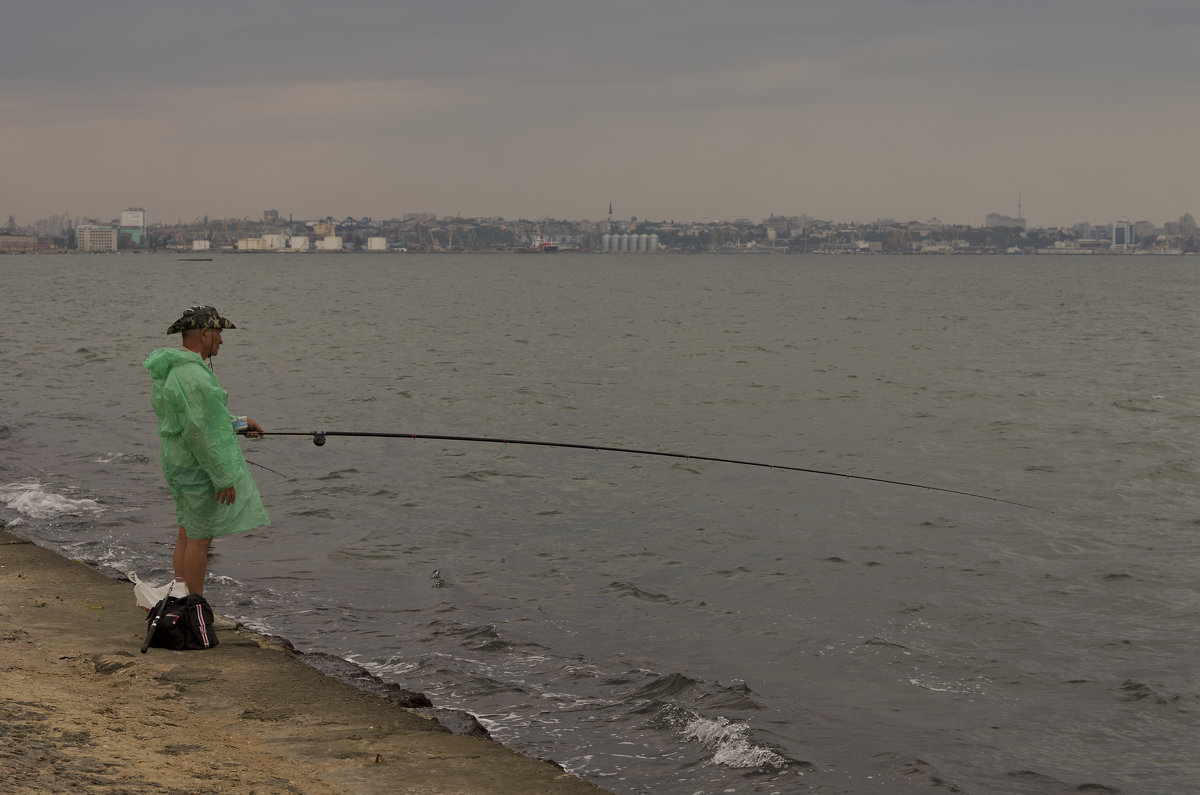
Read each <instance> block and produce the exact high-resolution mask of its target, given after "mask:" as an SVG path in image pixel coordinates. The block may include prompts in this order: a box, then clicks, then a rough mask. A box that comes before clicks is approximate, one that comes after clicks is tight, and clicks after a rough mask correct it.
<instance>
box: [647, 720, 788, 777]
mask: <svg viewBox="0 0 1200 795" xmlns="http://www.w3.org/2000/svg"><path fill="white" fill-rule="evenodd" d="M661 717H662V718H663V720H665V721H666V723H667V724H668V725H670V726H671V727H672V728H673V729H674V730H675V731H676V732H678V734H679V735H680V736H681V737H682V738H683V739H684V740H687V741H689V742H695V743H699V744H700V745H701V746H702V747H704V748H705V749H707V750H709V751H711V752H712V763H713V764H715V765H721V766H722V767H729V768H738V769H744V768H776V769H782V768H785V767H787V766H788V765H789V764H790V763H791V762H793V761H794V760H790V759H788V758H787V757H786V756H783V755H782V754H780V753H779V752H777V751H775V750H772V749H771V748H768V747H766V746H765V745H758V744H756V743H755V742H754V741H753V739H752V738H751V734H750V725H749V724H747V723H744V722H741V721H733V720H730V719H729V718H726V717H723V716H720V715H718V716H717V717H714V718H709V717H705V716H703V715H700V714H699V713H696V712H693V711H691V710H688V709H685V708H683V707H678V706H674V705H667V706H664V707H663V710H662V713H661Z"/></svg>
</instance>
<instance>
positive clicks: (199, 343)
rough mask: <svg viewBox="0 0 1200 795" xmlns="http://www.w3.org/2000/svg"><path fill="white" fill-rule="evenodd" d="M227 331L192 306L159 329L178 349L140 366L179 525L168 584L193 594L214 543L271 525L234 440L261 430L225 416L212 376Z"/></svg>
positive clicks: (224, 322) (211, 314) (210, 310)
mask: <svg viewBox="0 0 1200 795" xmlns="http://www.w3.org/2000/svg"><path fill="white" fill-rule="evenodd" d="M232 328H237V326H235V325H234V324H233V323H231V322H230V321H229V320H228V319H226V318H223V317H221V315H220V314H219V313H218V312H217V310H216V308H215V307H212V306H193V307H191V308H190V309H188V310H186V311H185V312H184V313H183V315H182V316H181V317H180V318H179V319H178V320H176V321H175V322H174V323H172V324H171V327H170V328H168V329H167V333H168V334H179V333H182V335H183V340H182V347H180V348H159V349H157V350H155V351H154V352H153V353H151V354H150V356H149V357H148V358H147V359H146V361H145V362H143V363H142V366H143V367H145V368H146V369H147V370H149V371H150V375H151V376H152V377H153V379H154V385H153V388H152V390H151V393H150V404H151V405H152V406H153V407H154V413H155V414H156V415H158V435H159V436H161V437H162V468H163V475H164V476H165V477H166V480H167V486H168V488H170V490H171V497H172V499H173V500H174V502H175V516H176V519H177V521H178V524H179V534H178V536H177V537H176V540H175V554H174V557H173V563H174V567H175V579H176V581H182V582H184V583H185V584H186V585H187V589H188V591H190V592H191V593H196V594H203V593H204V576H205V573H206V571H207V569H208V549H209V546H210V545H211V544H212V540H213V539H214V538H217V537H219V536H227V535H232V534H234V533H244V532H246V531H247V530H253V529H254V528H256V527H261V526H263V525H267V524H270V523H271V519H270V517H269V516H268V515H267V510H266V508H264V507H263V504H262V498H261V497H260V496H259V493H258V487H257V486H256V485H255V484H254V479H253V478H251V476H250V470H249V468H248V467H247V466H246V459H245V457H244V456H243V455H242V449H241V446H240V445H239V444H238V438H237V430H241V429H244V430H245V433H246V436H248V437H250V438H259V437H261V436H262V434H263V428H262V426H261V425H259V424H258V423H257V422H255V421H254V420H252V419H248V418H245V417H235V416H233V415H231V414H230V413H229V410H228V408H226V401H227V400H228V398H229V393H228V392H226V391H225V390H224V389H222V388H221V384H220V382H219V381H218V380H217V376H216V375H215V374H214V373H213V370H212V357H213V356H216V355H217V351H218V350H219V349H220V347H221V331H222V330H223V329H232ZM205 359H208V365H207V366H206V365H205V363H204V360H205Z"/></svg>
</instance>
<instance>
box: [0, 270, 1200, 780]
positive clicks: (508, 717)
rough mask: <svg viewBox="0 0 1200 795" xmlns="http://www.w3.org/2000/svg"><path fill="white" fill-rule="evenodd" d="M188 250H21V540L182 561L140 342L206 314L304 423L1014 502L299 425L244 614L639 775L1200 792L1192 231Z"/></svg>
mask: <svg viewBox="0 0 1200 795" xmlns="http://www.w3.org/2000/svg"><path fill="white" fill-rule="evenodd" d="M179 257H180V255H174V254H169V253H157V254H142V255H124V254H120V255H110V256H102V255H93V256H82V255H61V256H60V255H35V256H5V257H0V274H2V278H3V282H4V289H3V291H0V317H2V318H3V321H2V324H0V329H2V331H0V342H2V344H0V368H2V372H3V378H0V520H3V521H4V522H6V523H7V524H9V525H10V526H11V527H13V529H14V530H15V531H16V532H18V533H21V534H23V535H25V536H27V537H29V538H31V539H33V540H35V541H36V542H37V543H39V544H43V545H45V546H48V547H51V548H53V549H56V550H59V551H61V552H62V553H63V554H65V555H67V556H69V557H71V558H77V559H81V560H84V561H86V562H88V563H90V564H91V565H93V566H95V567H96V568H98V569H99V570H101V571H103V572H105V573H106V574H110V575H112V576H114V577H124V575H125V573H126V572H127V571H131V570H136V571H137V572H138V573H139V576H141V577H142V578H143V579H146V580H150V581H162V580H165V579H166V578H167V577H169V575H170V555H171V548H172V544H173V541H174V537H175V528H174V515H173V511H172V509H171V506H170V499H169V496H168V494H167V492H166V489H165V486H164V484H163V482H162V476H161V472H160V470H159V460H158V440H157V438H156V436H155V434H154V431H155V422H154V417H153V413H152V411H151V408H150V404H149V389H150V379H149V375H148V373H147V372H146V371H145V370H144V369H143V368H142V367H141V362H142V360H144V359H145V357H146V356H147V355H148V354H149V353H150V351H151V350H153V349H154V348H155V347H159V346H163V345H175V344H178V338H175V337H168V336H167V335H166V334H165V331H166V328H167V326H168V325H169V324H170V323H171V322H172V321H173V320H175V319H176V318H177V317H178V316H179V314H180V313H181V311H182V310H183V309H184V308H185V307H187V306H189V305H192V304H197V303H211V304H215V305H216V306H217V307H218V309H219V310H220V311H221V312H222V314H224V315H226V316H227V317H229V318H231V319H232V320H233V321H234V322H235V323H236V324H237V326H238V328H237V330H236V331H231V332H229V333H227V334H226V335H225V343H224V345H223V346H222V348H221V351H220V353H219V354H218V356H216V357H215V358H214V360H213V364H214V368H215V371H216V374H217V376H218V377H219V378H220V379H221V381H222V383H223V384H224V386H225V387H226V388H227V389H228V390H229V392H230V396H231V397H230V408H231V410H232V411H234V413H236V414H246V415H249V416H251V417H253V418H255V419H257V420H258V421H259V422H261V423H262V424H263V426H265V427H266V428H267V429H268V431H269V430H299V431H312V430H319V429H324V430H337V431H349V432H363V431H365V432H386V433H409V434H431V435H461V436H478V437H489V438H499V439H505V438H507V439H520V440H541V441H553V442H566V443H572V444H585V445H596V446H612V447H630V448H637V449H651V450H660V451H666V452H679V453H687V454H692V455H699V456H714V457H723V458H732V459H738V460H746V461H754V462H764V463H775V464H781V465H786V466H796V467H802V468H812V469H818V470H822V471H829V472H835V473H845V474H851V475H857V476H862V477H869V478H879V479H883V480H895V481H902V482H904V483H915V484H922V485H929V486H933V487H937V488H940V489H951V490H954V491H965V492H970V493H972V494H977V495H981V496H979V497H972V496H965V495H959V494H952V493H947V492H943V491H928V490H924V489H920V488H913V487H911V486H902V485H893V484H889V483H880V482H876V481H866V480H856V479H848V478H840V477H834V476H831V475H824V474H816V473H800V472H793V471H786V470H775V469H765V468H760V467H748V466H741V465H734V464H723V463H715V462H706V461H701V460H695V459H681V458H664V457H654V456H646V455H634V454H626V453H614V452H605V451H595V450H576V449H571V450H567V449H556V448H543V447H533V446H522V445H516V444H509V445H505V444H493V443H465V442H453V441H432V440H417V439H397V438H366V437H329V439H328V441H327V443H326V444H325V445H324V446H323V447H315V446H314V445H313V444H312V442H311V439H309V438H308V437H304V436H268V437H267V438H266V439H263V440H245V441H244V442H243V447H244V450H245V451H246V455H247V458H248V459H249V460H250V461H252V462H253V464H254V465H253V466H252V467H251V469H252V471H253V474H254V476H255V479H256V481H257V482H258V485H259V488H260V490H261V491H262V494H263V498H264V501H265V502H266V504H267V506H268V508H269V510H270V512H271V516H272V524H271V526H270V527H267V528H263V529H261V530H258V531H255V532H253V533H250V534H248V535H245V536H242V537H236V538H230V539H221V540H219V541H217V542H216V543H215V544H214V547H213V555H212V558H211V561H210V566H209V577H210V580H209V583H208V585H207V587H206V596H208V597H209V599H210V601H211V602H212V603H213V605H214V607H215V609H217V610H218V612H223V613H226V614H229V615H232V616H234V617H237V618H239V619H240V620H242V621H244V622H245V623H246V624H248V625H250V626H252V627H255V628H257V629H260V630H262V631H265V632H270V633H273V634H277V635H282V636H284V637H286V638H288V639H290V640H291V641H292V642H293V643H294V644H295V645H296V646H297V647H298V648H299V649H300V650H302V651H306V652H321V653H324V654H330V655H336V656H337V657H342V658H345V659H348V660H351V661H353V662H354V663H356V664H358V665H360V666H362V667H363V668H365V669H367V670H369V671H371V672H372V673H374V674H376V675H377V676H379V677H381V678H383V679H385V680H387V681H390V682H396V683H399V684H401V685H403V686H405V687H408V688H410V689H414V690H420V691H423V692H426V693H428V694H429V695H430V697H431V698H432V699H433V700H434V702H435V703H436V704H437V705H438V706H440V707H448V708H457V709H465V710H468V711H470V712H472V713H474V714H475V715H477V716H478V717H479V718H480V720H481V721H482V722H483V723H484V725H485V726H486V727H487V728H488V730H489V731H490V732H491V734H492V735H493V736H494V737H495V738H496V739H497V740H499V741H501V742H503V743H505V744H507V745H509V746H511V747H513V748H515V749H517V750H520V751H522V752H524V753H527V754H529V755H532V756H538V757H546V758H552V759H554V760H556V761H557V762H559V763H560V764H562V765H563V766H564V767H566V768H567V769H568V770H571V771H574V772H577V773H578V774H580V775H582V776H584V777H586V778H588V779H590V780H592V781H595V782H596V783H598V784H600V785H601V786H603V787H605V788H606V789H609V790H611V791H613V792H618V793H640V792H681V793H719V792H764V793H769V792H779V793H790V792H820V793H910V792H911V793H921V792H928V791H933V790H943V789H951V791H954V790H955V789H956V790H957V791H962V792H973V793H985V792H986V793H993V792H994V793H1058V792H1063V791H1076V790H1080V791H1083V790H1086V791H1101V792H1103V791H1111V792H1117V791H1120V792H1131V793H1133V792H1136V793H1184V792H1192V791H1195V786H1196V784H1195V782H1196V781H1197V780H1198V779H1200V756H1198V755H1197V754H1196V751H1195V748H1196V737H1197V729H1198V728H1200V726H1198V724H1200V722H1198V721H1197V717H1196V715H1197V709H1198V707H1200V704H1198V703H1197V698H1198V695H1200V687H1198V685H1197V679H1196V675H1195V669H1196V667H1197V663H1198V662H1200V654H1198V653H1197V650H1196V642H1195V621H1196V619H1197V614H1198V608H1200V599H1198V593H1197V585H1196V583H1197V582H1200V555H1197V546H1198V538H1200V524H1198V521H1197V520H1198V517H1200V485H1198V484H1197V474H1198V472H1197V463H1196V458H1197V456H1196V452H1197V451H1196V441H1195V439H1196V434H1195V431H1196V429H1197V406H1198V401H1197V398H1196V396H1195V385H1196V372H1197V370H1198V367H1200V361H1198V359H1200V343H1198V342H1197V340H1198V339H1200V333H1198V332H1200V328H1198V322H1197V314H1196V310H1195V306H1196V303H1197V299H1198V297H1200V295H1198V293H1200V289H1198V288H1200V266H1198V264H1197V261H1196V259H1195V258H1191V257H1101V256H1094V257H1082V256H1081V257H1054V258H1050V257H1019V256H1018V257H999V256H977V257H952V256H950V257H947V256H941V257H917V256H911V257H900V256H875V257H873V256H858V257H850V256H846V257H817V256H784V255H780V256H753V257H752V256H735V255H729V256H725V255H710V256H674V255H662V256H634V255H630V256H615V255H609V256H606V255H589V254H559V255H527V256H521V255H483V254H480V255H451V254H445V255H393V254H356V255H351V254H346V255H333V254H308V255H286V254H242V255H221V254H214V255H213V259H212V261H211V262H206V263H196V262H183V261H179ZM990 498H995V499H990ZM998 500H1010V501H1014V502H1018V503H1022V504H1024V505H1028V506H1033V507H1022V506H1018V505H1013V504H1010V503H1008V502H1000V501H998ZM139 616H140V611H138V610H137V609H136V607H135V604H134V600H133V593H132V587H131V589H130V620H131V622H137V621H140V618H139Z"/></svg>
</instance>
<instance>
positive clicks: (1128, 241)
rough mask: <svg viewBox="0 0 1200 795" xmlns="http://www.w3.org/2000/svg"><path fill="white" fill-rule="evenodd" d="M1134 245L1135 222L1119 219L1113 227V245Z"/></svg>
mask: <svg viewBox="0 0 1200 795" xmlns="http://www.w3.org/2000/svg"><path fill="white" fill-rule="evenodd" d="M1133 246H1134V237H1133V224H1131V223H1129V222H1128V221H1117V222H1116V223H1115V224H1113V229H1112V247H1113V248H1115V249H1121V250H1125V249H1130V248H1133Z"/></svg>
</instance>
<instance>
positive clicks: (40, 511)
mask: <svg viewBox="0 0 1200 795" xmlns="http://www.w3.org/2000/svg"><path fill="white" fill-rule="evenodd" d="M0 502H2V503H3V504H4V505H5V506H6V507H8V508H10V509H12V510H14V511H16V512H18V513H19V514H21V515H22V516H25V517H28V518H30V519H56V518H58V517H60V516H84V515H88V514H91V515H95V514H98V513H100V512H102V511H103V510H104V508H103V506H101V505H100V503H98V502H96V501H95V500H91V499H87V498H82V499H71V498H70V497H64V496H63V495H61V494H54V493H52V492H49V491H46V489H45V487H44V486H42V484H40V483H32V482H30V483H6V484H4V485H3V486H0Z"/></svg>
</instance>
